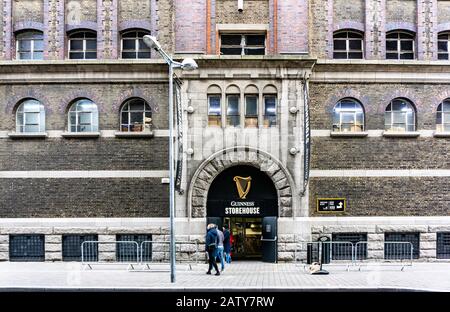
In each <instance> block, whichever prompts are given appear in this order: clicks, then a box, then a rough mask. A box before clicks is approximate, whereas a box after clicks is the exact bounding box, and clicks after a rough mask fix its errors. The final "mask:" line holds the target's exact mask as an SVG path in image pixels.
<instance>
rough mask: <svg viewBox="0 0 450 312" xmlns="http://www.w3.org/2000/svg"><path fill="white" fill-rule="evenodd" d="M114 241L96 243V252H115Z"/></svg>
mask: <svg viewBox="0 0 450 312" xmlns="http://www.w3.org/2000/svg"><path fill="white" fill-rule="evenodd" d="M115 251H116V243H102V244H98V252H99V253H101V252H115Z"/></svg>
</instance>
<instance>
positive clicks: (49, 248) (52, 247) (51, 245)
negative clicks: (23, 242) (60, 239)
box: [45, 242, 62, 252]
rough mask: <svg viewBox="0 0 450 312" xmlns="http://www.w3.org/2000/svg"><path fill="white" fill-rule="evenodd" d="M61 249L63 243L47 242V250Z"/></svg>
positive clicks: (58, 250) (55, 250)
mask: <svg viewBox="0 0 450 312" xmlns="http://www.w3.org/2000/svg"><path fill="white" fill-rule="evenodd" d="M61 250H62V245H61V244H53V243H50V244H49V243H47V242H46V243H45V252H60V251H61Z"/></svg>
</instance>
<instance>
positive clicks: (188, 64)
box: [181, 58, 198, 71]
mask: <svg viewBox="0 0 450 312" xmlns="http://www.w3.org/2000/svg"><path fill="white" fill-rule="evenodd" d="M181 67H182V68H183V69H184V70H188V71H190V70H195V69H197V68H198V65H197V62H195V61H194V60H193V59H191V58H186V59H184V60H183V62H181Z"/></svg>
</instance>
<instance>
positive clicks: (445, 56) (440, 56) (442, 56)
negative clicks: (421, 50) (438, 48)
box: [438, 53, 448, 60]
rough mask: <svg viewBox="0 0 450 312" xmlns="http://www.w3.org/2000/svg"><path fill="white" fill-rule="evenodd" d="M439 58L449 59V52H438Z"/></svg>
mask: <svg viewBox="0 0 450 312" xmlns="http://www.w3.org/2000/svg"><path fill="white" fill-rule="evenodd" d="M438 59H439V60H448V53H440V54H438Z"/></svg>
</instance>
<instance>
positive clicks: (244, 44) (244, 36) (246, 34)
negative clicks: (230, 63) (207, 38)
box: [219, 31, 267, 56]
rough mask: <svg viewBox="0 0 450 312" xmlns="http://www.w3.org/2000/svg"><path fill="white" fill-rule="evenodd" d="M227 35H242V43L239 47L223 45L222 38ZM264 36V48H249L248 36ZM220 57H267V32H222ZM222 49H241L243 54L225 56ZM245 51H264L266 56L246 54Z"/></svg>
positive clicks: (220, 36) (255, 46) (256, 46)
mask: <svg viewBox="0 0 450 312" xmlns="http://www.w3.org/2000/svg"><path fill="white" fill-rule="evenodd" d="M223 35H225V36H227V35H235V36H237V35H240V36H241V43H240V44H239V45H223V44H222V36H223ZM252 35H253V36H255V35H256V36H264V46H259V45H254V46H248V45H247V44H246V41H247V36H252ZM219 42H220V45H219V55H235V56H236V55H241V56H245V55H252V56H254V55H267V31H260V32H245V31H243V32H221V33H220V35H219ZM222 48H228V49H238V48H240V49H241V54H223V53H222ZM245 49H250V50H251V49H254V50H257V49H264V54H245Z"/></svg>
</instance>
